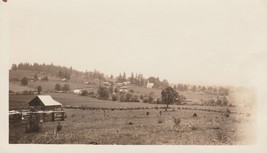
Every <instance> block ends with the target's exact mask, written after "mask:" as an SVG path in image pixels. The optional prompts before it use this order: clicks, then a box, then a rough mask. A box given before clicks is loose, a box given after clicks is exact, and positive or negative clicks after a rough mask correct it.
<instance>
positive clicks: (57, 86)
mask: <svg viewBox="0 0 267 153" xmlns="http://www.w3.org/2000/svg"><path fill="white" fill-rule="evenodd" d="M61 89H62V87H61V85H60V84H59V83H57V84H56V85H55V90H56V91H60V90H61Z"/></svg>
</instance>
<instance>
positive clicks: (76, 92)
mask: <svg viewBox="0 0 267 153" xmlns="http://www.w3.org/2000/svg"><path fill="white" fill-rule="evenodd" d="M73 93H74V94H77V95H80V94H82V90H80V89H75V90H73Z"/></svg>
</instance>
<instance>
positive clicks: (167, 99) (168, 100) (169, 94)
mask: <svg viewBox="0 0 267 153" xmlns="http://www.w3.org/2000/svg"><path fill="white" fill-rule="evenodd" d="M178 96H179V95H178V92H177V91H176V90H174V89H173V88H172V87H167V88H165V89H163V90H162V91H161V97H162V102H164V103H165V104H166V105H167V107H166V109H165V110H166V111H167V110H168V106H169V104H172V103H174V102H175V100H176V98H178Z"/></svg>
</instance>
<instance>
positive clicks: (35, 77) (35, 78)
mask: <svg viewBox="0 0 267 153" xmlns="http://www.w3.org/2000/svg"><path fill="white" fill-rule="evenodd" d="M33 80H34V81H37V80H38V76H37V73H35V75H34V77H33Z"/></svg>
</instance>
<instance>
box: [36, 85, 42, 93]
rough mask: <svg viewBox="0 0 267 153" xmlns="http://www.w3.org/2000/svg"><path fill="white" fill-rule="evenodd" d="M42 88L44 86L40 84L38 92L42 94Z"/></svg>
mask: <svg viewBox="0 0 267 153" xmlns="http://www.w3.org/2000/svg"><path fill="white" fill-rule="evenodd" d="M42 90H43V89H42V86H40V85H39V86H38V87H37V91H38V94H40V93H41V92H42Z"/></svg>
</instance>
